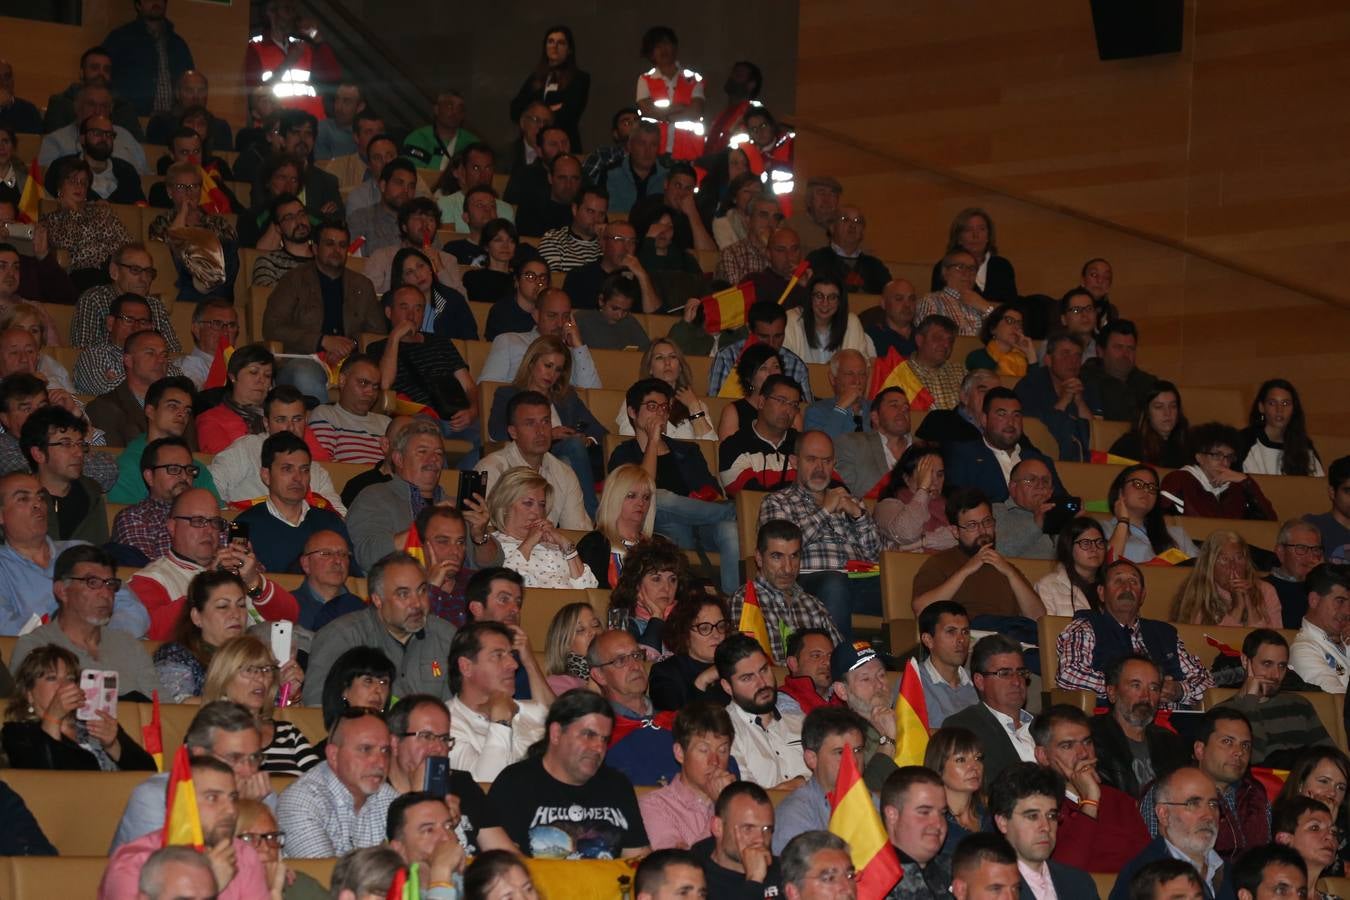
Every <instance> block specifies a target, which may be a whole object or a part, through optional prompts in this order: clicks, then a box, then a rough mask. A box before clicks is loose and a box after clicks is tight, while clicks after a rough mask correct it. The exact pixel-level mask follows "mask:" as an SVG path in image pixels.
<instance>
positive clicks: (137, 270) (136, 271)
mask: <svg viewBox="0 0 1350 900" xmlns="http://www.w3.org/2000/svg"><path fill="white" fill-rule="evenodd" d="M117 266H118V268H122V269H126V270H127V271H128V272H130V273H131V274H132V275H135V276H136V277H137V278H140V277H141V276H142V275H149V276H150V277H151V278H154V277H155V276H156V275H158V274H159V270H158V269H156V268H155V267H154V266H133V265H131V264H130V263H124V262H120V263H118V264H117Z"/></svg>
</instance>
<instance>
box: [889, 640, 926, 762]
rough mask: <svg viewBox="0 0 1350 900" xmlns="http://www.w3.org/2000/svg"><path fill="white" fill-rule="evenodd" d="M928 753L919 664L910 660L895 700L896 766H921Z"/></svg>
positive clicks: (924, 704)
mask: <svg viewBox="0 0 1350 900" xmlns="http://www.w3.org/2000/svg"><path fill="white" fill-rule="evenodd" d="M927 749H928V703H927V701H925V700H924V697H923V678H922V676H921V675H920V674H919V660H918V658H917V657H913V656H911V657H910V658H909V665H907V666H905V671H904V674H903V675H901V676H900V695H899V696H898V697H896V698H895V764H896V765H897V766H921V765H923V755H924V752H925V751H926V750H927Z"/></svg>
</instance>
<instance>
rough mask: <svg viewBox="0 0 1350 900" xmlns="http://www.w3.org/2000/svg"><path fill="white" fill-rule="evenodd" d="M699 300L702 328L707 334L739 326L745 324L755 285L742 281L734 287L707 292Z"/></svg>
mask: <svg viewBox="0 0 1350 900" xmlns="http://www.w3.org/2000/svg"><path fill="white" fill-rule="evenodd" d="M699 302H701V303H702V304H703V330H704V331H706V332H708V334H717V333H718V332H719V331H726V330H727V329H729V328H740V327H741V326H742V325H744V324H745V314H746V311H747V310H748V309H750V304H752V303H754V302H755V287H754V285H752V284H751V283H750V282H748V281H742V282H741V283H740V284H738V285H736V286H735V287H729V288H727V289H726V290H724V291H718V292H717V293H715V294H709V295H708V296H706V297H704V298H703V299H702V300H701V301H699Z"/></svg>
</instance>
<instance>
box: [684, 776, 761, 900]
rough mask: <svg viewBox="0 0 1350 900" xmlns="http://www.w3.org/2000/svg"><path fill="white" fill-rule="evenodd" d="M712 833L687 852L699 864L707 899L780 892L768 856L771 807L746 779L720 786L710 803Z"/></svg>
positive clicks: (752, 898)
mask: <svg viewBox="0 0 1350 900" xmlns="http://www.w3.org/2000/svg"><path fill="white" fill-rule="evenodd" d="M709 824H710V827H711V830H712V835H711V836H710V837H706V838H704V839H703V840H701V841H699V842H698V843H696V844H694V845H693V846H692V847H691V848H690V850H691V852H692V853H693V854H694V856H695V857H696V858H697V859H699V861H700V862H701V863H702V864H703V872H704V877H705V878H706V879H707V882H708V888H709V896H710V897H732V898H741V900H758V898H762V897H765V896H767V895H768V892H770V891H778V890H780V887H779V882H780V875H779V869H778V861H777V860H775V859H774V858H773V851H772V850H771V849H770V846H769V845H770V843H771V842H772V841H773V832H774V809H773V803H772V802H771V801H770V800H769V795H768V793H767V792H766V791H765V790H764V788H762V787H760V786H759V785H757V784H753V783H751V782H749V781H736V782H732V783H731V784H730V785H728V786H726V787H724V788H723V789H722V792H721V793H720V794H718V796H717V800H716V802H714V804H713V811H712V820H711V822H710V823H709Z"/></svg>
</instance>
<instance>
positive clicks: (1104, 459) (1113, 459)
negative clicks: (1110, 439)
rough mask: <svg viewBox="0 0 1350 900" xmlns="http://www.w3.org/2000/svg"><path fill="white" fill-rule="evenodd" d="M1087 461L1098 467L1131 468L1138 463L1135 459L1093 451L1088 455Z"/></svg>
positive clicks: (1102, 451)
mask: <svg viewBox="0 0 1350 900" xmlns="http://www.w3.org/2000/svg"><path fill="white" fill-rule="evenodd" d="M1087 461H1088V462H1090V463H1094V464H1096V465H1099V466H1133V465H1135V464H1136V463H1138V462H1139V460H1137V459H1130V458H1129V457H1126V456H1116V454H1114V453H1107V452H1106V451H1105V450H1093V451H1092V452H1091V453H1089V454H1088V459H1087Z"/></svg>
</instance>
